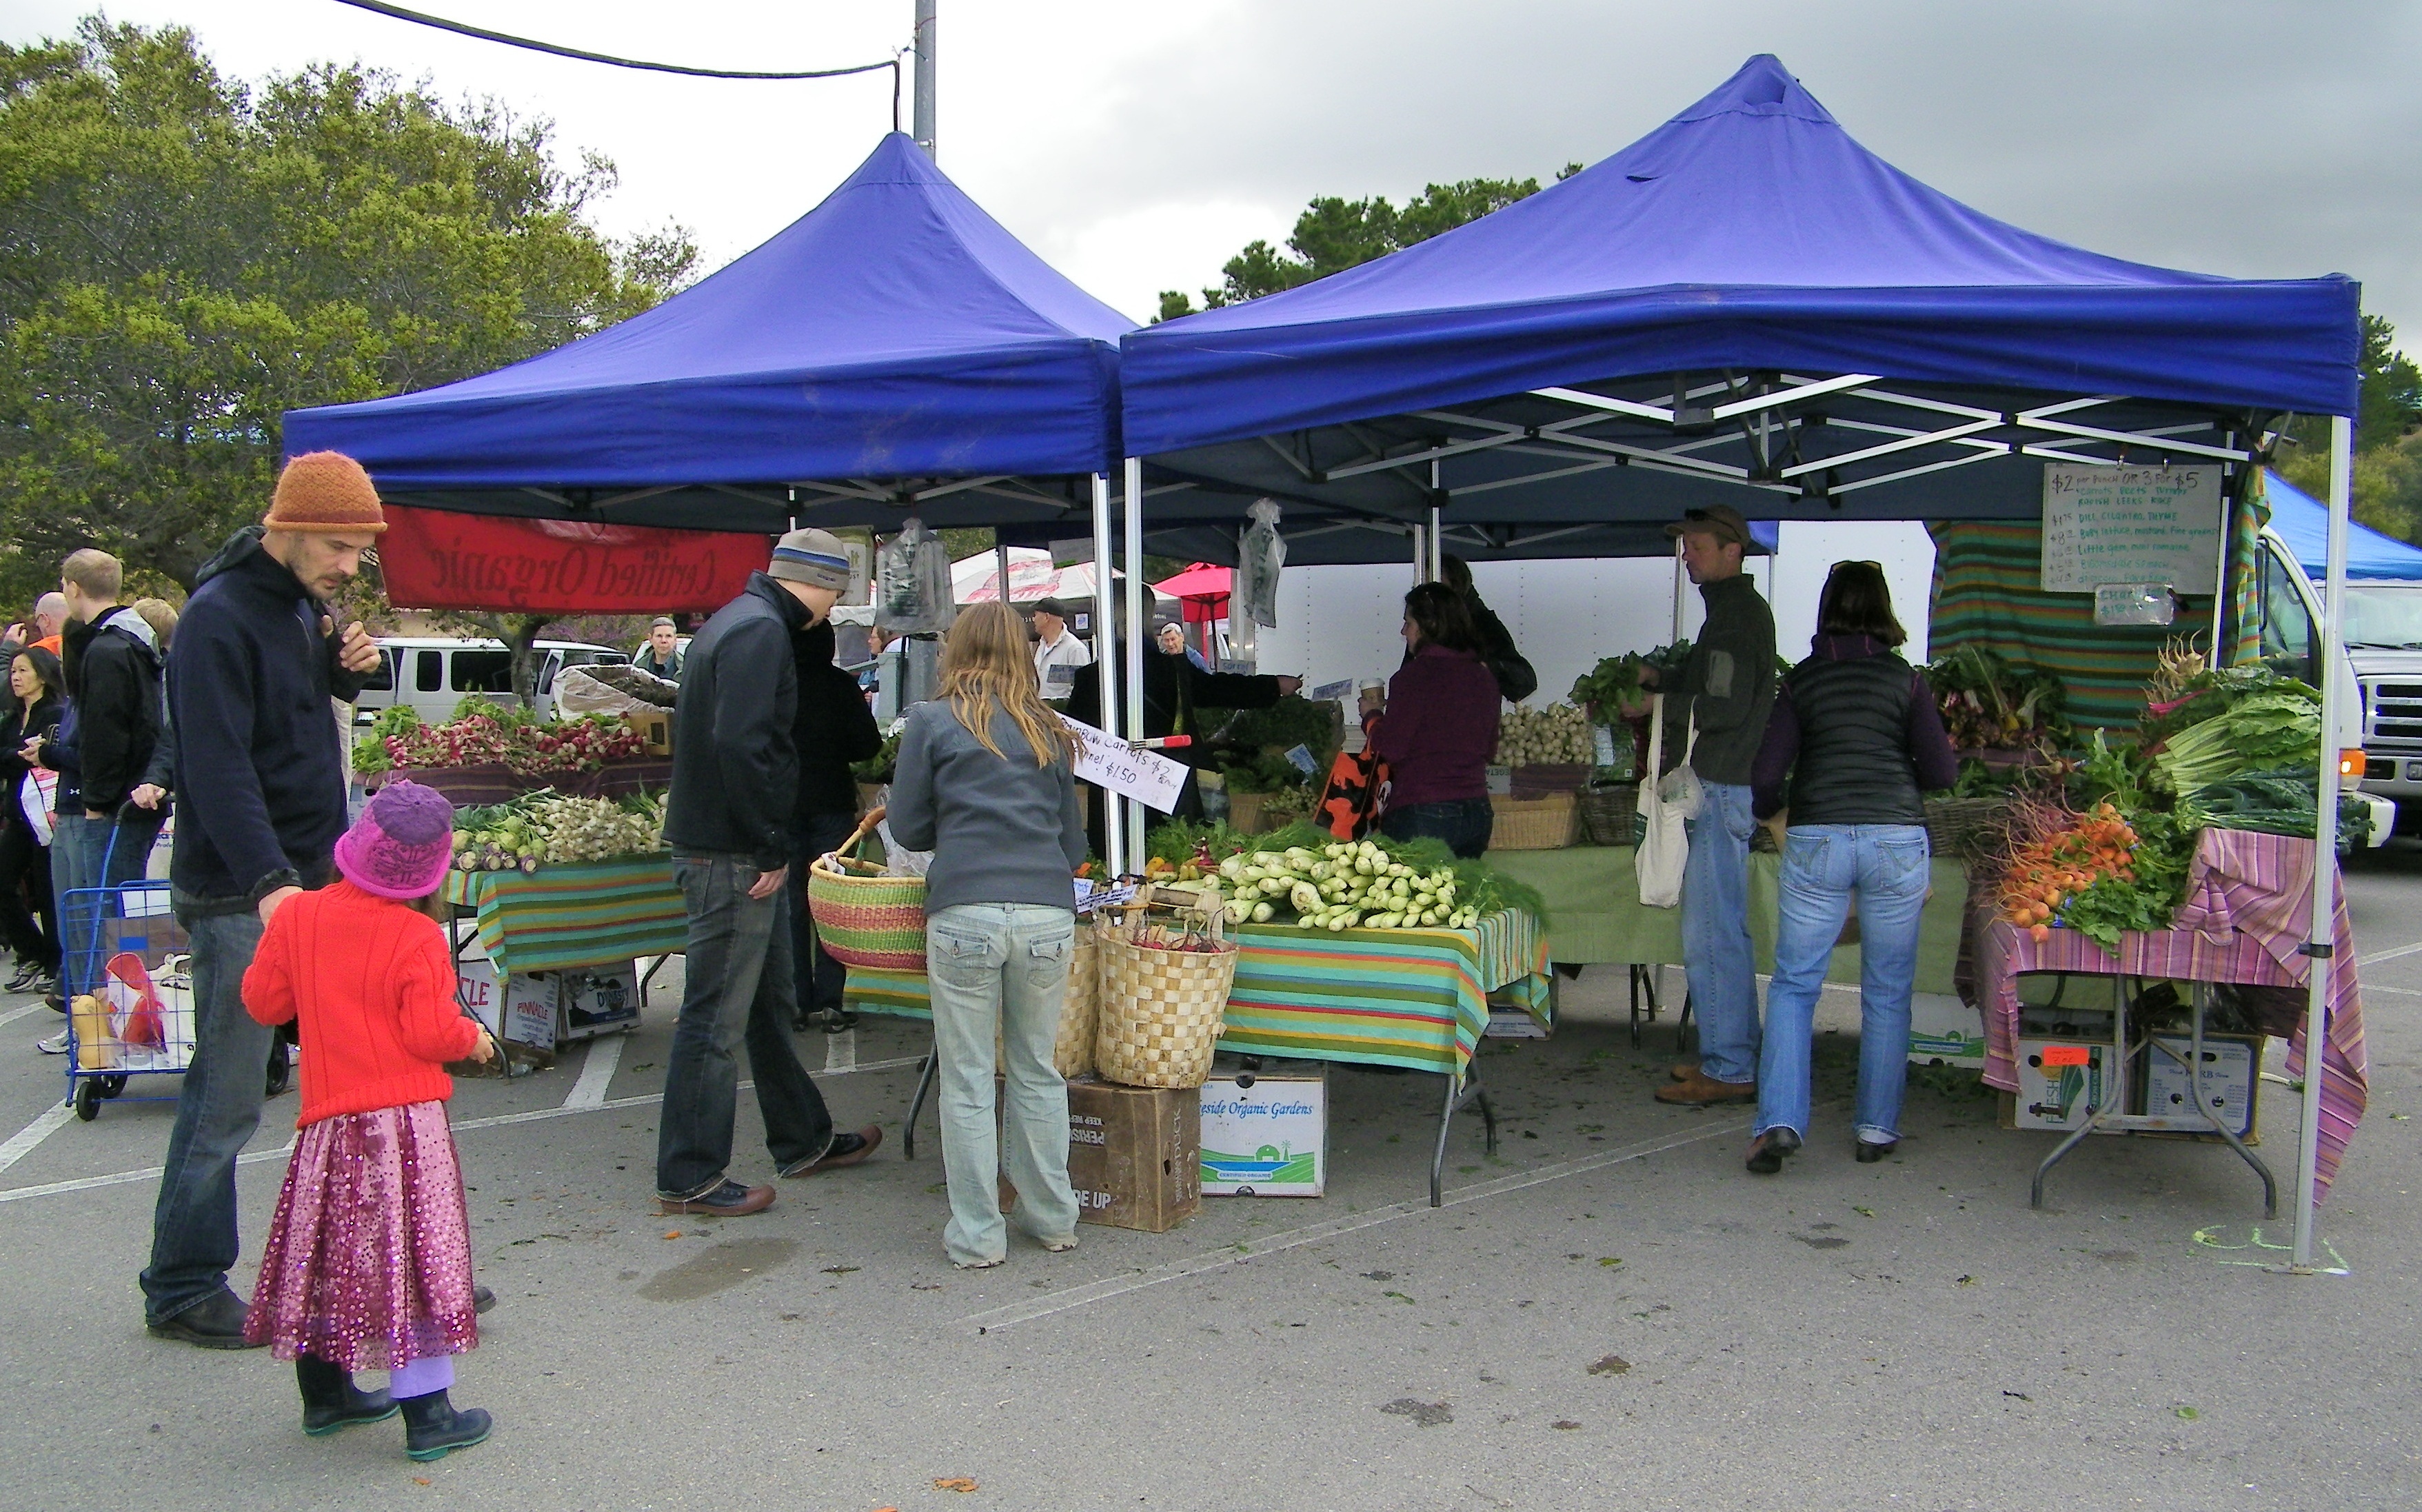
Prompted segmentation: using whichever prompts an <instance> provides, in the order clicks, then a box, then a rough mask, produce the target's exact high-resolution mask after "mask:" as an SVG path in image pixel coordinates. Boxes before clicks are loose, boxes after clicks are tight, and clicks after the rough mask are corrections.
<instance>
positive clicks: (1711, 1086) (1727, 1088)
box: [1657, 1066, 1757, 1108]
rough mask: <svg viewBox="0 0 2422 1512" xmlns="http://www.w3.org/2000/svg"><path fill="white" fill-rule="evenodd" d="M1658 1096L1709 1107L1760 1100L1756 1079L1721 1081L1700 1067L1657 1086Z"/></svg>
mask: <svg viewBox="0 0 2422 1512" xmlns="http://www.w3.org/2000/svg"><path fill="white" fill-rule="evenodd" d="M1657 1100H1658V1101H1659V1102H1661V1103H1672V1104H1674V1105H1675V1106H1676V1107H1679V1108H1706V1107H1708V1106H1710V1105H1711V1104H1715V1103H1754V1102H1755V1101H1757V1083H1756V1082H1754V1081H1718V1080H1717V1079H1715V1078H1713V1077H1711V1076H1708V1075H1707V1074H1706V1073H1705V1072H1703V1071H1701V1070H1700V1069H1699V1068H1698V1067H1696V1066H1692V1067H1691V1074H1690V1075H1689V1076H1687V1077H1685V1078H1683V1079H1681V1080H1679V1081H1675V1082H1673V1083H1671V1084H1670V1085H1667V1086H1662V1087H1659V1088H1658V1089H1657Z"/></svg>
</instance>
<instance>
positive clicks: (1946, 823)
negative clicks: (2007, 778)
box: [1926, 797, 2009, 857]
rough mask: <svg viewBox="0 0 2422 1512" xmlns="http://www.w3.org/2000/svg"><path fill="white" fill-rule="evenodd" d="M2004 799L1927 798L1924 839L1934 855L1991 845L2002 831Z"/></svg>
mask: <svg viewBox="0 0 2422 1512" xmlns="http://www.w3.org/2000/svg"><path fill="white" fill-rule="evenodd" d="M2008 809H2009V800H2008V799H2007V798H1998V797H1987V798H1927V800H1926V838H1927V841H1928V842H1929V843H1931V845H1932V847H1933V850H1934V854H1935V855H1937V856H1946V857H1947V856H1958V855H1962V854H1965V853H1967V852H1970V851H1973V850H1976V849H1979V848H1981V847H1983V846H1986V845H1989V844H1991V843H1992V842H1993V840H1994V839H1995V838H1996V837H1998V836H1999V835H2000V834H2001V832H2002V827H2003V824H2004V822H2005V821H2004V815H2005V813H2006V811H2008Z"/></svg>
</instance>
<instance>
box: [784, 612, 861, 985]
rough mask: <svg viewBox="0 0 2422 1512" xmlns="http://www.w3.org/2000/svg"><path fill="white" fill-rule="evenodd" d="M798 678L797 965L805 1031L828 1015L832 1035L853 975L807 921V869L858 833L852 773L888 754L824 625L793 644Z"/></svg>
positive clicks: (793, 897)
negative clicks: (835, 659)
mask: <svg viewBox="0 0 2422 1512" xmlns="http://www.w3.org/2000/svg"><path fill="white" fill-rule="evenodd" d="M791 659H792V662H793V664H794V666H795V667H796V668H797V669H798V673H799V712H798V714H797V716H796V717H794V719H793V720H792V721H791V732H792V735H793V737H794V741H795V742H796V744H797V746H798V748H799V799H798V802H797V803H795V804H794V805H793V806H792V809H791V843H792V846H793V849H792V853H791V854H792V856H793V858H794V863H793V865H792V867H791V884H790V913H791V961H792V970H793V972H794V975H795V976H796V977H797V979H798V1004H799V1018H798V1024H799V1027H800V1028H801V1029H805V1028H807V1027H808V1023H809V1021H810V1019H811V1018H815V1017H818V1016H821V1017H822V1018H823V1019H824V1021H825V1025H826V1028H827V1029H841V1028H845V1027H847V1025H846V1020H844V1019H843V1017H842V1016H841V1013H842V1011H841V987H842V985H843V984H844V983H845V981H846V979H847V976H848V969H847V968H845V967H843V966H842V965H841V963H840V962H839V961H836V960H834V959H833V958H832V957H831V956H829V955H827V954H826V953H824V950H823V948H822V947H820V946H818V945H817V944H816V942H815V928H814V925H813V923H812V921H810V919H809V918H808V866H809V864H810V862H812V861H813V860H814V859H815V858H817V857H819V856H822V855H823V854H825V852H826V851H828V850H831V849H832V848H833V847H834V846H836V845H838V844H840V843H841V842H842V841H844V840H847V839H848V838H849V833H850V831H851V830H853V829H855V828H857V773H855V772H852V771H851V770H850V764H852V763H854V762H862V761H864V760H866V759H867V758H868V757H870V756H872V755H873V754H874V753H875V752H876V751H879V750H881V749H882V748H883V732H882V731H881V730H879V729H877V728H876V727H875V723H874V711H873V710H872V709H870V708H868V707H867V704H866V695H865V694H864V693H863V692H862V691H861V690H860V689H859V687H858V685H857V678H856V677H854V676H852V675H851V674H850V673H848V672H845V671H843V670H841V669H840V668H839V667H837V666H835V665H834V664H833V626H832V622H831V621H830V620H818V621H817V622H815V623H813V624H811V625H810V626H808V628H806V629H805V630H802V631H800V632H798V633H797V634H795V635H794V636H792V638H791Z"/></svg>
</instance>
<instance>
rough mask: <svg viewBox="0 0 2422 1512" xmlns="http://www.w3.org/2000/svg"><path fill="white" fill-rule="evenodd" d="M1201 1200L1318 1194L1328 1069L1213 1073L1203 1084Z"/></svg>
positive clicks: (1323, 1179) (1324, 1160) (1323, 1185)
mask: <svg viewBox="0 0 2422 1512" xmlns="http://www.w3.org/2000/svg"><path fill="white" fill-rule="evenodd" d="M1202 1101H1203V1127H1202V1139H1201V1143H1202V1163H1203V1196H1205V1197H1317V1196H1319V1195H1321V1193H1322V1192H1323V1191H1325V1190H1326V1189H1328V1184H1329V1158H1328V1149H1329V1067H1328V1066H1327V1065H1326V1064H1314V1065H1309V1066H1304V1065H1297V1066H1291V1067H1289V1068H1288V1069H1286V1070H1283V1071H1241V1070H1227V1071H1220V1070H1215V1071H1213V1072H1212V1073H1211V1077H1210V1079H1209V1080H1207V1081H1205V1082H1203V1089H1202Z"/></svg>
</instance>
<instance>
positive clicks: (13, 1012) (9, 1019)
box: [0, 998, 43, 1026]
mask: <svg viewBox="0 0 2422 1512" xmlns="http://www.w3.org/2000/svg"><path fill="white" fill-rule="evenodd" d="M42 1005H43V1004H42V1000H41V999H39V998H37V999H35V1000H33V1001H32V1002H29V1003H25V1004H24V1005H22V1006H20V1007H16V1008H11V1009H9V1010H8V1012H7V1013H5V1014H0V1026H5V1025H8V1024H13V1023H15V1022H16V1021H17V1020H18V1019H20V1018H23V1017H24V1016H26V1015H27V1014H30V1013H32V1012H33V1011H34V1010H35V1009H37V1008H39V1007H41V1006H42Z"/></svg>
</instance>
